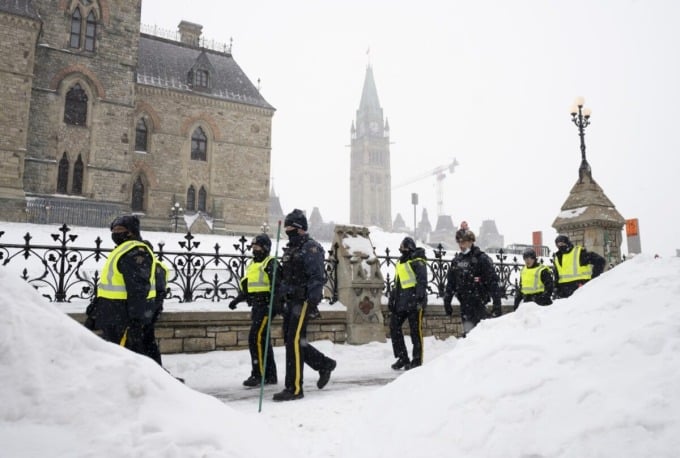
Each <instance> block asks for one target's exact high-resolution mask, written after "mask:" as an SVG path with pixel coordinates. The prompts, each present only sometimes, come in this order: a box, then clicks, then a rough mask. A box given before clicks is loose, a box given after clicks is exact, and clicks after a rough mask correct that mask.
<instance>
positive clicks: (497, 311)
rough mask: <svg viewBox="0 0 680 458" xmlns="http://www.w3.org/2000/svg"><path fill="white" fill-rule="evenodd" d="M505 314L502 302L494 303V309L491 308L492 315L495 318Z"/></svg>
mask: <svg viewBox="0 0 680 458" xmlns="http://www.w3.org/2000/svg"><path fill="white" fill-rule="evenodd" d="M502 314H503V310H502V309H501V302H500V301H494V303H493V307H492V308H491V315H492V316H494V317H497V316H501V315H502Z"/></svg>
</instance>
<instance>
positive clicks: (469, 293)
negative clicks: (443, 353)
mask: <svg viewBox="0 0 680 458" xmlns="http://www.w3.org/2000/svg"><path fill="white" fill-rule="evenodd" d="M456 242H458V247H459V248H460V252H458V253H456V256H455V257H454V258H453V260H452V261H451V266H450V268H449V272H448V274H447V275H446V292H445V294H444V310H445V311H446V314H447V315H451V314H453V308H452V307H451V300H452V299H453V296H454V295H455V296H456V298H457V299H458V301H459V302H460V313H461V319H462V321H463V335H465V334H467V333H468V332H470V330H472V328H474V327H475V326H477V323H479V322H480V321H481V320H483V319H485V318H488V316H489V315H488V312H487V310H486V304H487V303H488V302H489V300H493V309H492V314H493V316H500V315H501V314H502V310H501V290H500V286H499V279H498V275H497V274H496V271H495V269H494V266H493V262H492V261H491V258H490V257H489V256H488V255H487V254H486V253H484V252H483V251H482V250H481V249H479V247H477V246H475V234H474V233H473V232H472V231H470V230H466V229H459V230H458V231H457V232H456Z"/></svg>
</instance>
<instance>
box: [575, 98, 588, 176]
mask: <svg viewBox="0 0 680 458" xmlns="http://www.w3.org/2000/svg"><path fill="white" fill-rule="evenodd" d="M584 103H585V100H584V99H583V97H576V100H574V105H573V106H572V107H571V120H572V122H573V123H574V125H576V127H577V128H578V136H579V138H580V139H581V166H580V167H579V177H582V176H583V175H582V174H581V172H590V165H589V164H588V161H587V160H586V141H585V135H586V132H585V130H586V127H588V126H589V125H590V114H591V111H590V108H583V104H584Z"/></svg>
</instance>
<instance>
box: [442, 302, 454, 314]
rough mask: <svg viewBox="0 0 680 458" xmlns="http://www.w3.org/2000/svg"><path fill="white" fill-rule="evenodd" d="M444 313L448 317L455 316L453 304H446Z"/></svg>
mask: <svg viewBox="0 0 680 458" xmlns="http://www.w3.org/2000/svg"><path fill="white" fill-rule="evenodd" d="M444 311H445V312H446V314H447V315H448V316H451V315H453V307H451V304H444Z"/></svg>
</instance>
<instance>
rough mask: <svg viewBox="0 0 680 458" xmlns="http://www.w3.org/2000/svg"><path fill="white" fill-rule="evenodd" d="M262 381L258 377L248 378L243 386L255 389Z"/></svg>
mask: <svg viewBox="0 0 680 458" xmlns="http://www.w3.org/2000/svg"><path fill="white" fill-rule="evenodd" d="M261 381H262V379H260V377H257V376H255V375H251V376H250V377H248V378H247V379H245V380H244V381H243V386H247V387H250V388H253V387H256V386H259V385H260V382H261Z"/></svg>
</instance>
